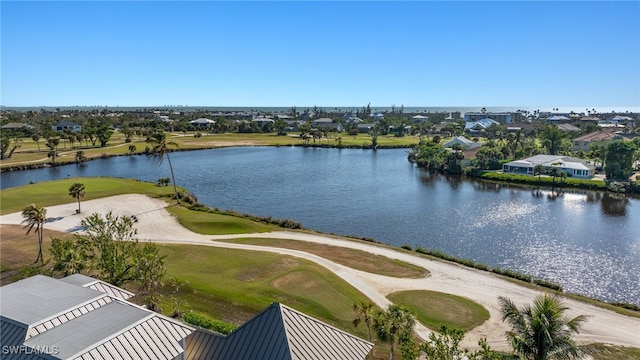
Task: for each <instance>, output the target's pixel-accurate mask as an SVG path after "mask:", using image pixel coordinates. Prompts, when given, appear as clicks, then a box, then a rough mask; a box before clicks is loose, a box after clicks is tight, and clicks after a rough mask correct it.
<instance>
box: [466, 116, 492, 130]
mask: <svg viewBox="0 0 640 360" xmlns="http://www.w3.org/2000/svg"><path fill="white" fill-rule="evenodd" d="M492 125H500V123H499V122H497V121H495V120H493V119H489V118H482V119H479V120H476V121H467V122H466V123H465V125H464V129H465V130H467V129H468V130H469V131H470V132H472V133H477V132H480V131H483V130H486V129H487V128H488V127H489V126H492Z"/></svg>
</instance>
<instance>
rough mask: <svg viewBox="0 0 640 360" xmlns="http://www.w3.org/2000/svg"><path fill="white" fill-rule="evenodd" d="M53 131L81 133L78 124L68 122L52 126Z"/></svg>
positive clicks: (80, 127)
mask: <svg viewBox="0 0 640 360" xmlns="http://www.w3.org/2000/svg"><path fill="white" fill-rule="evenodd" d="M51 129H52V130H53V131H73V132H81V131H82V126H80V124H76V123H73V122H70V121H60V122H59V123H57V124H55V125H53V126H52V127H51Z"/></svg>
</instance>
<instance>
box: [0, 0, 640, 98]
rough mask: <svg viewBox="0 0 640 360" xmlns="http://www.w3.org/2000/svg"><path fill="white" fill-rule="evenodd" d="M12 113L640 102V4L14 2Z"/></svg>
mask: <svg viewBox="0 0 640 360" xmlns="http://www.w3.org/2000/svg"><path fill="white" fill-rule="evenodd" d="M0 10H1V30H2V33H1V51H2V53H1V61H2V62H1V72H0V74H1V78H0V81H1V94H0V95H1V98H0V104H1V105H4V106H43V105H47V106H73V105H87V106H93V105H101V106H104V105H109V106H115V105H119V106H141V105H144V106H162V105H189V106H198V105H202V106H205V105H206V106H292V105H297V106H298V107H302V106H313V105H318V106H363V105H366V104H367V103H371V104H372V105H377V106H390V105H392V104H395V105H401V104H402V105H405V106H523V107H527V106H529V107H536V106H538V107H552V106H553V107H567V106H588V107H606V106H612V107H613V106H617V107H625V106H628V107H632V108H638V107H640V2H638V1H631V2H610V1H608V2H595V1H585V2H579V1H572V2H551V1H543V2H533V1H511V2H510V1H499V2H484V1H473V2H461V1H454V2H435V1H413V2H399V1H394V2H366V1H353V2H325V1H323V2H295V1H285V2H240V1H237V2H219V1H196V2H173V1H160V2H156V1H140V2H131V1H107V2H98V1H69V2H52V1H46V2H34V1H5V0H3V1H1V2H0Z"/></svg>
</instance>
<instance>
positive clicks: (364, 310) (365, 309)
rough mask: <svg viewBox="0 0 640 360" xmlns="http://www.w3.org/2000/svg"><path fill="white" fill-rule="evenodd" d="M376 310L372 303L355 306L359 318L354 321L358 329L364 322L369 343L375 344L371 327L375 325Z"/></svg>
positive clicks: (365, 302)
mask: <svg viewBox="0 0 640 360" xmlns="http://www.w3.org/2000/svg"><path fill="white" fill-rule="evenodd" d="M376 310H378V308H377V307H376V306H375V305H374V304H373V303H372V302H370V301H362V302H360V303H354V304H353V311H355V313H356V316H357V317H356V318H355V319H353V326H355V327H358V325H360V323H363V322H364V324H365V325H366V326H367V334H368V335H369V342H373V340H372V338H371V326H372V325H373V321H374V318H375V314H376ZM370 357H371V359H373V354H370Z"/></svg>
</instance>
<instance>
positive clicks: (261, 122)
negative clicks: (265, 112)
mask: <svg viewBox="0 0 640 360" xmlns="http://www.w3.org/2000/svg"><path fill="white" fill-rule="evenodd" d="M251 122H253V123H255V124H257V125H258V126H259V127H260V128H264V127H265V126H270V125H273V124H275V120H273V119H272V118H270V117H264V116H258V117H255V118H253V119H252V120H251Z"/></svg>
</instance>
